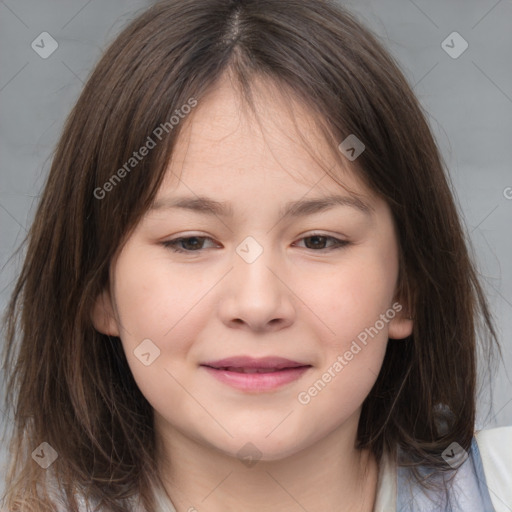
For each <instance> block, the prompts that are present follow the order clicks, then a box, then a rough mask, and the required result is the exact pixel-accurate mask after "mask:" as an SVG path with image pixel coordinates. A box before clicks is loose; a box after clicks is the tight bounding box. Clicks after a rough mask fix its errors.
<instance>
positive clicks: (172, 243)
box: [162, 233, 350, 253]
mask: <svg viewBox="0 0 512 512" xmlns="http://www.w3.org/2000/svg"><path fill="white" fill-rule="evenodd" d="M315 237H319V238H325V239H326V240H333V241H334V246H332V247H328V248H323V249H318V250H317V249H309V248H307V247H306V249H308V250H309V251H313V252H329V251H332V250H337V249H343V248H344V247H345V246H347V245H349V243H350V242H347V241H346V240H340V239H338V238H335V237H333V236H328V235H323V234H321V233H313V234H311V235H309V236H305V237H303V238H301V239H300V240H305V239H306V238H315ZM192 238H197V239H203V240H212V238H210V237H208V236H186V237H180V238H175V239H173V240H167V241H165V242H162V245H163V246H164V247H166V248H168V249H170V250H171V251H173V252H178V253H198V252H202V251H204V250H205V249H198V250H195V251H190V250H186V249H180V248H178V247H177V245H178V244H179V243H180V242H182V241H184V240H190V239H192Z"/></svg>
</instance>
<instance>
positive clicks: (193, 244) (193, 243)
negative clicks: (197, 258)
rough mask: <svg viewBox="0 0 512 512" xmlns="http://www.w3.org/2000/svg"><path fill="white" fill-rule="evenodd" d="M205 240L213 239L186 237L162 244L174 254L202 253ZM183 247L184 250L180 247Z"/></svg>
mask: <svg viewBox="0 0 512 512" xmlns="http://www.w3.org/2000/svg"><path fill="white" fill-rule="evenodd" d="M204 240H212V239H211V238H210V237H207V236H186V237H181V238H175V239H174V240H167V241H166V242H162V245H163V246H164V247H168V248H169V249H171V250H172V251H174V252H200V251H202V250H203V247H201V245H202V243H201V241H204ZM181 245H183V246H184V248H183V247H180V246H181Z"/></svg>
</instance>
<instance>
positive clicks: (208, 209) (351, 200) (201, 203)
mask: <svg viewBox="0 0 512 512" xmlns="http://www.w3.org/2000/svg"><path fill="white" fill-rule="evenodd" d="M335 206H349V207H351V208H355V209H356V210H359V211H360V212H362V213H364V214H365V215H369V216H370V215H372V213H373V212H374V209H373V208H372V207H371V206H370V205H368V204H367V203H365V202H364V201H362V200H361V199H359V198H357V197H354V196H340V195H330V196H325V197H319V198H315V199H300V200H298V201H290V202H288V203H286V204H285V205H284V206H283V208H281V210H280V212H279V218H283V219H284V218H291V217H305V216H306V215H312V214H315V213H319V212H323V211H326V210H330V209H332V208H334V207H335ZM172 208H181V209H185V210H190V211H194V212H198V213H202V214H205V215H215V216H219V217H230V218H232V217H233V216H234V213H233V207H232V205H231V204H230V203H228V202H224V201H215V200H214V199H211V198H209V197H206V196H181V197H174V198H162V199H159V200H157V201H155V202H154V203H153V205H152V206H151V208H150V211H151V210H160V209H172Z"/></svg>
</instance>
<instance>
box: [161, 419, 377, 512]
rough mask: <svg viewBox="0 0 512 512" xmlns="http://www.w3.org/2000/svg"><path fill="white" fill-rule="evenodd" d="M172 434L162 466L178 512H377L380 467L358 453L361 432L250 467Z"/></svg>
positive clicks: (327, 439) (334, 437)
mask: <svg viewBox="0 0 512 512" xmlns="http://www.w3.org/2000/svg"><path fill="white" fill-rule="evenodd" d="M345 427H346V425H345ZM166 429H167V433H168V434H169V435H168V436H166V437H167V439H166V441H165V443H164V445H161V447H162V446H165V448H163V450H158V453H162V454H164V457H165V458H162V459H161V460H160V461H159V467H160V474H161V475H162V482H163V484H164V488H165V491H166V492H167V494H168V496H169V497H170V499H171V500H172V503H173V504H174V506H175V508H176V511H177V512H197V511H199V510H208V511H209V512H237V511H240V510H244V512H256V511H258V512H259V511H261V510H265V511H268V512H274V511H275V512H277V511H279V512H297V511H298V510H307V511H308V512H317V511H318V512H320V511H322V512H323V511H324V510H333V511H336V512H348V511H351V512H371V511H372V510H373V507H374V502H375V495H376V489H377V478H378V467H377V463H376V461H375V458H374V457H373V455H372V454H371V453H370V452H369V451H360V450H356V449H355V447H354V445H355V432H356V430H355V429H351V430H352V431H353V435H352V436H347V435H346V433H347V432H346V429H342V430H338V431H334V432H332V433H331V434H330V435H329V436H327V437H325V438H323V439H321V440H320V441H318V442H317V443H315V444H313V445H311V446H309V447H307V448H305V449H303V450H300V451H298V452H295V453H293V454H292V455H289V456H287V457H285V458H281V459H279V460H270V461H269V460H259V461H257V462H256V463H255V464H254V465H251V466H250V467H249V466H247V465H244V464H243V463H242V462H241V461H240V460H239V459H238V458H236V457H232V456H229V455H226V454H225V453H223V452H220V451H218V450H217V449H215V448H213V447H211V446H205V445H204V444H199V443H197V442H196V441H194V440H192V439H189V438H188V437H186V436H184V435H183V434H182V433H180V432H179V431H176V430H174V429H169V425H166Z"/></svg>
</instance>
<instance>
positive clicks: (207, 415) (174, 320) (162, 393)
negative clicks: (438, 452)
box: [93, 82, 412, 460]
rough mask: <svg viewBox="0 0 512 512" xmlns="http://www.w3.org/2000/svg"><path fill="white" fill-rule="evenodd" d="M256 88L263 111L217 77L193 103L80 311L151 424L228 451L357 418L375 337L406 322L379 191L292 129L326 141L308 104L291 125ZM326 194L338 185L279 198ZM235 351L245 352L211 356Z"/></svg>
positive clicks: (376, 353) (296, 440)
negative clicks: (103, 279) (152, 187)
mask: <svg viewBox="0 0 512 512" xmlns="http://www.w3.org/2000/svg"><path fill="white" fill-rule="evenodd" d="M261 91H263V92H261V94H260V95H259V96H258V97H259V100H258V106H259V114H260V115H259V118H260V120H261V125H259V124H258V123H257V122H256V121H255V120H254V119H253V118H252V114H250V111H249V110H242V109H243V105H242V104H241V103H240V100H239V99H238V96H237V94H236V93H235V92H234V91H233V90H232V89H231V88H230V86H229V85H228V84H227V83H225V82H223V83H222V84H221V85H220V86H219V87H218V88H217V89H216V90H215V91H213V92H212V94H211V95H210V96H208V97H207V98H206V99H204V100H202V101H201V102H200V103H199V104H198V106H197V107H196V109H195V110H194V114H193V117H191V118H190V119H189V120H188V121H191V122H190V123H187V124H186V125H184V126H183V128H184V131H183V132H182V134H181V135H180V141H179V143H178V145H177V147H176V149H175V153H174V156H173V160H172V162H171V163H170V165H169V168H168V171H167V175H166V178H165V180H164V182H163V184H162V186H161V188H160V190H159V192H158V194H157V197H156V200H155V203H154V208H152V209H150V210H149V211H148V212H147V213H146V215H145V216H144V217H143V219H142V220H141V221H140V223H139V224H138V225H137V227H136V229H135V230H134V231H133V232H132V233H131V235H130V236H129V238H128V240H127V243H126V244H125V245H124V246H123V247H122V250H121V251H120V252H119V254H118V255H117V257H116V259H115V260H114V261H113V263H112V267H111V291H110V292H104V294H102V296H101V297H99V298H98V301H97V304H96V307H95V308H94V312H93V320H94V324H95V327H96V328H97V329H98V330H99V331H101V332H105V333H108V334H111V335H115V336H119V337H120V338H121V342H122V345H123V348H124V351H125V353H126V357H127V360H128V363H129V365H130V368H131V371H132V373H133V376H134V378H135V381H136V382H137V385H138V386H139V388H140V390H141V392H142V393H143V394H144V396H145V397H146V398H147V400H148V401H149V402H150V404H151V405H152V407H153V408H154V414H155V424H156V427H157V432H158V433H160V434H162V435H163V436H168V437H169V438H171V437H172V434H173V432H174V433H178V434H180V435H181V436H185V437H187V438H188V439H190V440H193V442H197V443H201V444H202V445H206V446H209V447H215V448H216V449H218V450H220V451H222V452H223V453H225V454H229V455H233V456H236V455H237V453H238V452H239V450H240V449H241V448H242V447H243V446H244V445H246V443H248V442H250V443H252V445H254V446H256V448H257V449H258V450H259V451H260V452H261V454H260V456H261V458H262V459H264V460H275V459H279V458H282V457H285V456H287V455H290V454H293V453H297V452H299V451H300V450H303V449H305V448H308V447H310V446H312V445H313V444H314V443H316V442H318V441H319V440H321V439H323V438H326V437H327V436H329V435H330V434H333V433H335V432H338V431H341V430H343V429H344V428H347V425H352V427H351V428H355V426H356V425H357V419H358V417H359V413H360V408H361V404H362V402H363V400H364V399H365V397H366V396H367V395H368V393H369V392H370V389H371V387H372V385H373V384H374V382H375V380H376V378H377V375H378V373H379V371H380V368H381V365H382V361H383V357H384V353H385V349H386V344H387V342H388V337H391V338H403V337H405V336H408V335H409V334H410V332H411V329H412V324H411V322H410V321H409V320H407V319H405V318H404V311H402V312H400V311H399V310H400V309H401V305H399V304H398V303H397V301H396V298H395V289H396V285H397V277H398V252H397V238H396V233H395V230H394V225H393V221H392V217H391V213H390V211H389V208H388V207H387V205H386V203H385V202H384V201H382V200H381V199H379V198H377V197H376V196H375V195H373V194H372V193H371V191H370V190H368V189H366V188H365V187H364V186H363V184H362V183H361V182H360V181H359V180H358V178H357V174H356V173H355V172H353V171H352V170H351V168H350V167H349V165H348V164H349V163H350V162H348V161H347V165H346V166H344V167H343V168H341V167H340V166H339V164H338V170H339V175H340V177H341V179H342V181H343V183H345V184H346V185H348V187H349V189H350V190H353V191H356V192H358V193H360V194H362V196H361V197H360V201H362V203H357V202H355V201H354V197H353V196H352V195H350V194H349V193H348V192H347V191H346V190H345V189H344V188H342V187H341V186H340V185H339V184H338V183H336V182H334V181H333V180H332V179H331V178H330V177H328V176H327V175H326V174H325V172H324V171H323V169H322V167H321V166H319V164H318V163H317V161H315V159H314V158H313V157H312V156H311V154H310V153H308V151H307V149H306V148H304V147H303V145H302V144H301V142H300V138H299V137H298V136H297V135H296V133H297V132H296V130H297V127H298V128H299V129H300V132H301V133H302V134H303V135H304V136H305V137H306V139H307V140H308V141H310V143H311V145H312V147H314V148H316V149H317V153H318V155H320V156H322V155H323V156H324V158H326V157H325V155H329V148H328V147H326V142H325V141H323V140H322V139H321V138H320V137H319V136H318V135H316V132H315V131H314V129H313V128H312V126H313V125H312V123H311V119H310V118H308V115H307V113H306V112H305V111H302V110H301V109H300V106H298V105H297V106H296V108H295V110H294V111H295V116H296V121H297V125H295V124H294V122H293V120H292V119H290V117H289V116H288V114H287V112H288V111H287V110H286V109H285V107H284V106H283V104H282V103H280V101H279V100H278V99H276V95H275V94H274V95H273V96H271V95H270V94H265V92H264V91H265V89H264V88H262V89H261ZM326 164H327V165H330V164H332V162H331V163H330V164H329V162H328V161H327V160H326ZM178 176H179V177H178ZM112 193H119V192H118V191H116V192H112ZM332 195H337V196H341V197H342V198H344V199H342V200H341V201H340V202H338V203H332V204H331V205H330V207H325V204H324V207H323V208H320V207H318V203H317V207H314V204H313V206H312V205H311V204H310V205H309V207H308V208H306V207H305V206H304V205H303V206H302V208H300V207H296V208H295V209H292V210H290V211H289V212H288V214H285V213H284V212H285V210H286V208H287V207H288V206H289V204H290V203H294V202H297V201H313V200H318V199H322V198H325V197H327V196H332ZM198 197H204V198H208V200H209V201H215V203H213V204H214V205H215V206H216V208H217V209H214V208H213V207H212V205H211V204H210V203H208V202H204V201H203V202H198V201H196V202H195V203H192V202H191V200H197V199H198ZM178 198H179V199H183V198H188V199H189V201H188V202H182V204H181V206H177V205H174V206H173V203H175V202H176V200H177V199H178ZM219 204H222V205H223V206H224V209H223V210H221V209H219ZM364 205H366V207H365V206H364ZM238 357H246V358H252V359H246V360H241V359H239V360H236V359H235V360H231V361H221V360H223V359H225V358H238ZM262 358H273V359H267V361H266V362H265V361H261V359H262ZM206 364H208V365H209V366H206ZM265 366H266V368H265V369H263V368H264V367H265ZM214 367H215V368H217V369H214ZM227 367H229V368H227ZM255 367H258V368H259V369H260V370H255ZM283 367H284V368H283ZM226 368H227V369H226ZM254 371H258V373H254ZM251 372H252V373H251ZM259 372H261V373H259Z"/></svg>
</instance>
